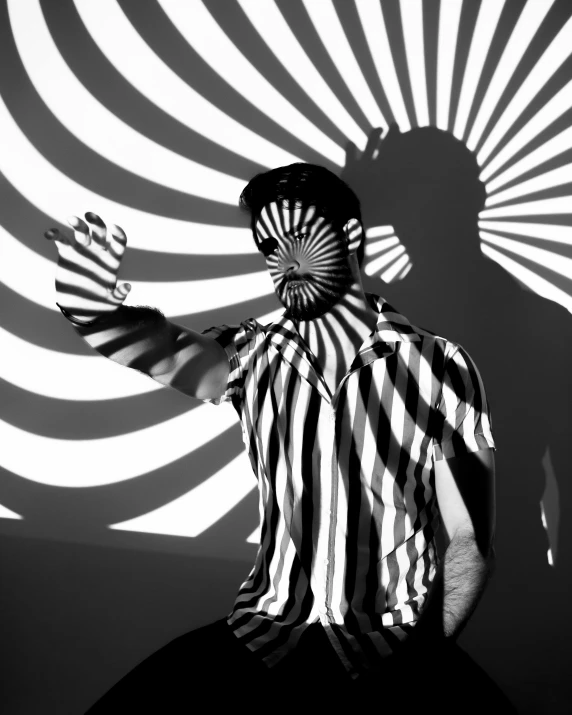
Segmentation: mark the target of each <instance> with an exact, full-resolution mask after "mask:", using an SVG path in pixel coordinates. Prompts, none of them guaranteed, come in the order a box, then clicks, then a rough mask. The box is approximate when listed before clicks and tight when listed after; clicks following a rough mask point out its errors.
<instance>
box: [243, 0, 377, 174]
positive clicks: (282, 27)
mask: <svg viewBox="0 0 572 715" xmlns="http://www.w3.org/2000/svg"><path fill="white" fill-rule="evenodd" d="M238 2H239V4H240V6H241V8H242V9H243V10H244V13H245V14H246V16H247V17H248V19H249V20H250V22H251V23H252V24H253V26H254V27H255V28H256V30H257V32H258V34H259V35H260V37H262V39H263V40H264V42H265V43H266V44H267V45H268V47H269V48H270V50H271V51H272V52H273V53H274V55H275V56H276V57H277V58H278V60H279V61H280V62H281V63H282V65H283V66H284V67H285V69H286V70H287V71H288V72H289V74H290V75H291V76H292V77H293V78H294V80H295V81H296V82H297V83H298V84H299V85H300V87H301V88H302V89H303V90H304V92H306V94H307V95H308V97H310V99H311V100H312V101H313V102H314V103H315V104H316V105H317V106H318V107H319V108H320V109H321V111H322V112H324V114H326V116H328V117H329V119H330V120H331V121H332V122H333V123H334V124H335V125H336V126H337V127H338V129H340V131H342V132H344V134H345V135H346V136H347V137H348V138H349V139H351V141H352V142H353V143H354V144H355V145H356V146H357V147H358V148H359V149H364V148H365V145H366V142H367V136H366V134H365V133H364V132H363V131H362V129H360V127H359V126H358V125H357V124H356V122H355V121H354V119H353V118H352V117H351V115H350V114H349V113H348V111H347V110H346V108H345V107H344V106H343V104H342V103H341V102H340V101H339V99H338V98H337V97H336V95H335V94H334V93H333V92H332V90H331V89H330V87H329V86H328V85H327V84H326V82H325V81H324V79H323V78H322V75H321V74H320V73H319V72H318V70H317V69H316V68H315V67H314V65H313V63H312V61H311V60H310V58H309V57H308V55H307V54H306V53H305V52H304V50H303V49H302V46H301V45H300V43H299V42H298V40H297V39H296V36H295V35H294V33H293V32H292V30H291V29H290V27H289V25H288V23H287V22H286V21H285V20H284V17H283V16H282V13H281V12H280V10H279V9H278V7H277V5H276V3H275V2H274V0H265V2H263V3H261V2H259V1H258V0H238ZM281 163H282V164H285V163H287V162H281ZM276 166H279V163H278V162H276Z"/></svg>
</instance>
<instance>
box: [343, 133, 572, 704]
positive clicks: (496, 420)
mask: <svg viewBox="0 0 572 715" xmlns="http://www.w3.org/2000/svg"><path fill="white" fill-rule="evenodd" d="M342 178H343V179H344V180H345V181H347V183H348V184H349V185H350V186H351V187H352V188H353V189H354V191H356V193H357V194H358V196H359V198H360V200H361V202H362V209H363V218H364V224H365V226H366V228H371V227H374V226H380V225H390V226H393V228H394V230H395V233H396V235H397V236H398V238H399V239H400V241H401V243H402V244H403V245H404V246H405V248H406V250H407V252H408V254H409V257H410V259H411V261H412V264H413V266H412V269H411V270H410V271H409V273H408V274H407V275H406V276H405V278H404V279H403V280H401V281H397V282H394V283H391V284H386V283H383V282H381V281H380V279H379V278H371V277H367V276H364V288H365V289H366V290H368V291H370V292H372V293H377V294H380V293H381V295H382V296H383V297H385V298H386V299H387V300H388V301H389V302H390V303H391V304H392V305H394V306H395V308H396V309H397V310H398V311H400V312H402V313H403V314H404V315H406V316H407V318H408V319H409V320H410V321H411V322H412V323H413V324H415V325H418V326H421V327H424V328H426V329H428V330H431V331H433V332H435V333H437V334H438V335H441V336H443V337H445V338H447V339H449V340H452V341H453V342H456V343H460V344H461V345H462V346H463V347H464V348H465V349H466V350H467V351H468V352H469V354H470V355H471V357H472V358H473V359H474V360H475V362H476V364H477V367H478V368H479V371H480V373H481V376H482V378H483V381H484V385H485V389H486V391H487V397H488V399H489V404H490V407H491V411H492V426H493V435H494V437H495V443H496V446H497V451H496V453H495V461H496V481H497V486H496V490H497V527H496V554H497V566H496V572H495V574H494V575H493V577H492V579H491V581H490V583H489V585H488V587H487V590H486V592H485V594H484V596H483V599H482V601H481V602H480V604H479V606H478V608H477V611H476V612H475V614H474V615H473V617H472V619H471V621H470V623H469V625H468V626H467V628H466V629H465V631H464V632H463V634H462V637H461V639H460V643H461V645H463V646H464V647H466V649H467V650H468V651H469V652H470V653H471V654H472V655H473V656H474V657H475V659H476V660H477V661H479V662H480V663H481V664H482V665H483V666H484V667H485V668H486V669H487V670H488V671H489V672H490V673H491V675H492V676H493V677H494V678H496V679H497V681H498V682H499V684H500V685H501V687H503V689H505V691H506V692H507V695H509V697H510V698H511V699H512V700H513V702H514V703H515V704H516V705H517V706H518V705H519V704H522V708H523V711H525V712H540V711H542V712H547V711H551V712H556V710H550V703H551V702H553V703H554V705H555V706H556V705H557V703H561V702H562V698H563V697H565V695H564V692H563V689H564V688H566V687H568V686H567V682H568V680H569V677H568V667H569V666H568V664H569V663H570V662H571V661H572V658H571V657H570V655H571V651H572V648H571V647H570V645H569V641H570V639H571V636H572V629H571V628H570V623H571V618H570V616H569V612H570V609H569V607H568V606H567V598H568V594H569V592H570V588H569V587H570V581H571V573H570V572H571V568H570V567H571V558H570V552H571V548H572V530H571V526H570V524H569V521H568V519H567V518H566V517H567V510H568V509H569V507H570V503H571V497H570V490H571V486H570V482H571V478H572V474H571V473H570V471H571V470H570V460H569V458H568V450H569V444H570V442H571V441H572V440H571V438H572V407H571V403H572V379H571V364H572V363H571V359H570V358H571V353H572V316H571V315H570V313H569V312H568V311H567V310H566V309H565V308H563V307H562V306H560V305H559V304H557V303H555V302H553V301H550V300H547V299H545V298H543V297H541V296H539V295H538V294H536V293H533V292H532V291H531V290H530V289H528V288H526V286H524V285H523V284H521V283H520V282H519V281H517V280H516V279H515V278H514V277H513V276H512V275H511V274H510V273H508V272H507V271H506V270H505V269H504V268H502V267H501V266H500V265H499V264H498V263H496V262H495V261H493V260H492V259H490V258H488V257H487V256H486V255H485V254H484V253H483V252H482V251H481V248H480V237H479V229H478V215H479V212H480V210H481V209H482V208H483V206H484V202H485V199H486V191H485V187H484V186H483V184H482V183H481V182H480V180H479V167H478V165H477V162H476V159H475V157H474V155H473V154H472V152H470V151H469V150H468V149H467V147H466V146H465V145H464V144H463V143H462V142H460V141H458V140H457V139H456V138H455V137H454V136H453V135H451V134H449V133H448V132H444V131H441V130H439V129H436V128H435V127H423V128H418V129H413V130H411V131H409V132H407V133H403V134H402V133H400V131H399V129H398V128H397V127H396V126H395V125H393V126H392V127H391V128H390V131H389V133H388V134H387V135H386V137H385V138H384V139H381V131H380V130H374V132H372V134H371V136H370V139H369V142H368V146H367V147H366V150H365V151H364V152H363V154H360V153H359V152H357V151H356V150H355V147H353V145H351V144H350V145H349V147H348V154H347V160H346V166H345V167H344V170H343V172H342ZM543 218H546V217H543ZM547 480H549V481H550V482H551V484H552V486H553V485H554V480H555V481H556V483H557V493H558V494H559V508H558V500H557V501H556V503H554V502H552V504H551V506H550V508H548V505H547V508H546V512H547V513H546V519H547V522H548V526H549V531H551V532H552V533H553V534H554V533H555V534H556V538H554V536H553V538H552V539H551V541H549V538H548V532H547V529H546V528H545V526H544V525H543V522H542V518H541V507H540V502H541V500H542V499H543V494H544V490H545V486H546V483H547ZM559 513H560V514H561V518H560V519H559ZM557 524H558V529H557V531H556V532H555V527H556V525H557ZM549 549H551V554H552V559H553V561H554V565H551V564H550V563H549V558H548V550H549ZM534 702H536V703H538V707H539V708H540V709H538V710H537V709H534V708H535V707H537V706H536V705H533V703H534ZM546 707H548V710H546V709H543V708H546ZM529 708H531V709H529Z"/></svg>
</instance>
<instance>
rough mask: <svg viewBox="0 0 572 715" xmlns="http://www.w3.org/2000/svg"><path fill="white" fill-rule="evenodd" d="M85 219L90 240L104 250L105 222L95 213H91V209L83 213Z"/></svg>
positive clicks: (105, 247) (105, 246) (105, 248)
mask: <svg viewBox="0 0 572 715" xmlns="http://www.w3.org/2000/svg"><path fill="white" fill-rule="evenodd" d="M85 219H86V221H87V222H88V224H89V235H90V237H91V240H92V241H93V242H94V243H96V244H97V245H98V246H100V247H101V248H103V250H104V251H106V250H107V245H106V237H107V228H106V226H105V224H104V223H103V221H102V220H101V219H100V218H99V216H98V215H97V214H94V213H93V211H88V212H87V213H86V214H85Z"/></svg>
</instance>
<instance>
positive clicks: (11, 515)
mask: <svg viewBox="0 0 572 715" xmlns="http://www.w3.org/2000/svg"><path fill="white" fill-rule="evenodd" d="M23 518H24V517H23V516H20V514H16V512H15V511H12V510H11V509H8V507H5V506H4V505H3V504H0V519H23Z"/></svg>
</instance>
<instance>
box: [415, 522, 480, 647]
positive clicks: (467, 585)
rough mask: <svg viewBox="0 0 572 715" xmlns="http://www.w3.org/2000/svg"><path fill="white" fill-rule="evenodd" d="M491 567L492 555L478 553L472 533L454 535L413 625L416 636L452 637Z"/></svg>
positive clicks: (465, 619) (477, 597) (469, 611)
mask: <svg viewBox="0 0 572 715" xmlns="http://www.w3.org/2000/svg"><path fill="white" fill-rule="evenodd" d="M492 570H493V559H492V555H491V556H485V555H483V554H482V553H481V551H480V550H479V548H478V546H477V543H476V541H475V538H474V536H472V535H470V534H458V535H455V536H454V537H453V538H452V540H451V542H450V544H449V546H448V548H447V550H446V552H445V556H444V558H443V559H442V561H441V562H440V564H439V566H438V568H437V573H436V575H435V578H434V580H433V584H432V586H431V591H430V593H429V597H428V599H427V601H426V603H425V607H424V608H423V611H422V613H421V616H420V618H419V621H418V622H417V625H416V627H415V634H416V635H417V637H418V638H419V639H423V640H426V639H428V640H432V639H434V638H437V639H450V640H451V641H453V640H456V638H457V637H458V636H459V634H460V633H461V631H462V630H463V628H464V627H465V625H466V624H467V622H468V620H469V618H470V616H471V614H472V613H473V611H474V610H475V608H476V606H477V603H478V602H479V600H480V598H481V596H482V594H483V591H484V589H485V586H486V584H487V581H488V579H489V577H490V575H491V573H492Z"/></svg>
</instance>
